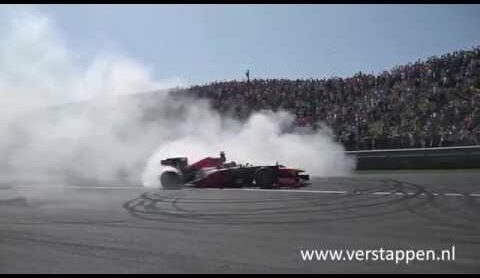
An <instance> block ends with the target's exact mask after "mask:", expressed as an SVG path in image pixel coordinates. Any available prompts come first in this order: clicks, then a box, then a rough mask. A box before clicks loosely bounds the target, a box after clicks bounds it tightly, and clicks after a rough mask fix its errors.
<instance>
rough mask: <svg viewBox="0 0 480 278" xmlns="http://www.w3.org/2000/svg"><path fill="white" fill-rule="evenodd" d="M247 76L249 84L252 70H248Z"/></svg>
mask: <svg viewBox="0 0 480 278" xmlns="http://www.w3.org/2000/svg"><path fill="white" fill-rule="evenodd" d="M245 75H246V76H247V83H248V82H250V70H249V69H247V71H246V72H245Z"/></svg>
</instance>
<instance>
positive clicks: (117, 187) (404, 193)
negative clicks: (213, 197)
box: [8, 185, 480, 197]
mask: <svg viewBox="0 0 480 278" xmlns="http://www.w3.org/2000/svg"><path fill="white" fill-rule="evenodd" d="M15 188H55V189H64V188H68V189H109V190H117V189H120V190H162V189H161V188H149V187H133V186H79V185H78V186H77V185H19V186H13V187H10V188H8V189H15ZM190 189H193V190H202V191H203V190H214V191H218V190H226V191H259V192H283V193H314V194H337V195H339V194H358V195H360V194H361V195H380V196H390V195H396V196H404V195H409V196H411V195H415V194H419V193H416V192H389V191H376V192H365V193H363V192H361V191H356V192H349V191H346V190H302V189H261V188H202V189H196V188H190ZM428 194H430V195H433V196H442V197H466V196H468V197H480V193H458V192H445V193H439V192H430V193H425V192H422V193H420V194H419V195H422V196H425V195H428Z"/></svg>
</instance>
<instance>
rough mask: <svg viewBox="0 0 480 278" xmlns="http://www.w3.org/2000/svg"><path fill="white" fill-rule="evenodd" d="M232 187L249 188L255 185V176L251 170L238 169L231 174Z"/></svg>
mask: <svg viewBox="0 0 480 278" xmlns="http://www.w3.org/2000/svg"><path fill="white" fill-rule="evenodd" d="M231 183H232V187H237V188H238V187H243V186H249V185H251V184H252V183H253V175H252V172H251V171H250V170H249V169H242V168H240V169H236V170H234V171H232V174H231Z"/></svg>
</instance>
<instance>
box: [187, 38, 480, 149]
mask: <svg viewBox="0 0 480 278" xmlns="http://www.w3.org/2000/svg"><path fill="white" fill-rule="evenodd" d="M179 90H181V91H182V93H185V94H187V95H191V96H195V97H200V98H207V99H210V100H211V102H212V106H213V107H214V108H215V109H217V110H218V111H219V112H221V113H229V114H233V115H234V116H235V117H237V118H240V119H245V118H247V117H248V116H249V115H250V114H251V113H252V112H254V111H259V110H261V109H271V110H274V111H276V110H280V109H282V110H286V111H289V112H291V113H292V114H294V115H295V117H296V122H295V124H296V125H297V126H303V127H306V128H312V129H316V128H318V127H319V123H320V122H323V123H325V124H327V125H328V126H329V127H331V128H332V129H333V131H334V134H335V136H336V140H337V141H339V142H341V143H343V144H344V145H345V147H346V149H347V150H365V149H384V148H414V147H422V148H429V147H445V146H465V145H479V144H480V48H479V47H478V46H477V47H473V48H472V49H470V50H461V51H454V52H452V53H447V54H444V55H442V56H441V57H437V56H434V57H430V58H428V59H426V60H418V61H416V62H415V63H409V64H407V65H402V66H396V67H394V68H393V69H391V70H389V71H384V72H383V73H381V74H377V75H374V74H365V73H362V72H359V73H357V74H355V75H354V76H352V77H347V78H338V77H333V78H324V79H297V80H289V79H250V81H249V82H247V81H236V80H234V81H226V82H213V83H209V84H207V85H202V86H192V87H190V88H186V89H179Z"/></svg>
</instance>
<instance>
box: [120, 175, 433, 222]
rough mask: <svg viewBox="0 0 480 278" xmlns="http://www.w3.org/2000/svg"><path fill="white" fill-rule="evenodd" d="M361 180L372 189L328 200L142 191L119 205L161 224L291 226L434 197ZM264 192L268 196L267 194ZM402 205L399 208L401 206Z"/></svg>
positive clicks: (409, 187) (392, 183) (413, 188)
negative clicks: (380, 192)
mask: <svg viewBox="0 0 480 278" xmlns="http://www.w3.org/2000/svg"><path fill="white" fill-rule="evenodd" d="M363 181H364V182H365V180H363ZM351 182H353V180H352V181H351ZM357 182H358V181H357ZM366 182H369V183H372V185H373V186H370V187H367V188H366V189H365V188H364V189H359V190H356V191H355V192H352V193H347V194H342V195H335V196H329V197H328V198H325V197H326V196H325V195H323V194H309V193H308V192H307V193H306V194H305V195H304V196H299V195H300V194H299V195H296V196H294V195H293V194H286V195H283V196H280V195H278V196H276V197H275V198H272V197H269V196H265V197H264V198H262V196H261V195H263V194H262V193H263V192H261V191H260V192H258V191H256V193H258V194H256V195H250V196H253V197H254V198H253V199H252V198H251V197H250V196H248V197H245V198H241V197H238V196H236V195H234V196H232V197H231V196H227V197H223V198H215V199H212V198H209V196H211V194H209V193H211V192H206V191H202V190H201V189H196V190H195V189H190V190H178V191H174V192H172V191H156V192H146V193H143V194H142V195H141V196H139V197H138V198H135V199H133V200H130V201H127V202H125V203H124V205H123V208H124V209H125V210H127V211H128V212H129V213H130V214H131V215H133V216H135V217H137V218H140V219H145V220H151V221H163V222H167V223H197V224H231V225H235V224H238V225H243V224H253V225H258V224H284V223H289V224H291V223H312V222H321V221H358V220H361V219H362V218H369V217H379V216H380V217H382V216H385V215H387V214H394V213H398V212H401V211H407V208H408V209H410V210H412V209H418V208H420V207H422V206H425V205H427V204H429V203H430V202H432V200H433V198H434V196H433V194H431V193H429V192H428V191H426V190H425V189H424V188H423V187H421V186H419V185H415V184H410V183H405V182H400V181H397V180H380V181H379V180H374V181H366ZM368 185H370V184H368ZM378 190H383V191H386V190H388V191H394V192H396V193H401V194H399V195H396V196H389V197H385V196H375V195H373V194H372V193H373V192H376V191H378ZM235 192H237V193H238V191H222V193H223V194H227V195H229V194H230V195H232V194H235ZM246 192H247V191H244V192H242V193H244V194H245V193H246ZM249 193H253V192H249ZM265 193H269V190H266V191H265ZM412 193H413V194H412ZM199 194H200V196H199ZM202 194H207V197H206V198H202V197H201V195H202ZM420 195H422V196H420ZM425 196H426V197H425ZM403 203H405V205H402V204H403Z"/></svg>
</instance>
